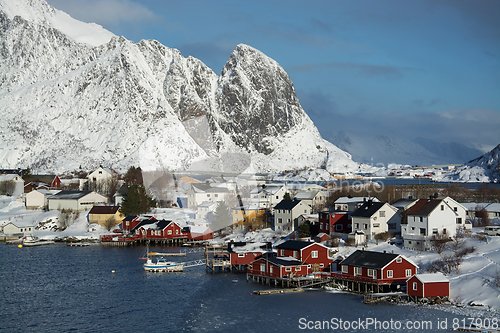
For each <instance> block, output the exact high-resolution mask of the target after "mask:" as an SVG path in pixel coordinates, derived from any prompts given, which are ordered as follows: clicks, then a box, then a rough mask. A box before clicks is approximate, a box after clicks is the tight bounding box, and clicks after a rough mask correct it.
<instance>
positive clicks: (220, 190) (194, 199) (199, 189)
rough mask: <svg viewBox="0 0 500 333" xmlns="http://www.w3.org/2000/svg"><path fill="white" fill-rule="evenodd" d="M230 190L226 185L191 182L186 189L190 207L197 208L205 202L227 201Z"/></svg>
mask: <svg viewBox="0 0 500 333" xmlns="http://www.w3.org/2000/svg"><path fill="white" fill-rule="evenodd" d="M228 193H229V191H228V189H227V188H225V187H212V186H210V185H209V184H191V186H190V187H189V190H187V191H186V194H187V196H188V208H189V209H193V210H195V209H197V208H198V206H199V205H201V204H202V203H203V202H219V201H225V200H226V196H227V195H228Z"/></svg>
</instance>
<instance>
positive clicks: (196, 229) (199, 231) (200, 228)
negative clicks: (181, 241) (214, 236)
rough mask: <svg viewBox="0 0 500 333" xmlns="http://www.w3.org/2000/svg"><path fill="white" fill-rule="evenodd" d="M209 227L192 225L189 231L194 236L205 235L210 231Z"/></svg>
mask: <svg viewBox="0 0 500 333" xmlns="http://www.w3.org/2000/svg"><path fill="white" fill-rule="evenodd" d="M209 230H210V228H209V227H203V226H201V225H190V226H189V231H191V233H194V234H204V233H205V232H207V231H209Z"/></svg>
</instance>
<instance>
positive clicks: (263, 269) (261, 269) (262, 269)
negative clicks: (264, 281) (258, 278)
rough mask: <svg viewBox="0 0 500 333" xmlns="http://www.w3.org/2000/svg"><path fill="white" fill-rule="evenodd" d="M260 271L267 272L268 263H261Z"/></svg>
mask: <svg viewBox="0 0 500 333" xmlns="http://www.w3.org/2000/svg"><path fill="white" fill-rule="evenodd" d="M260 271H261V272H265V271H266V265H265V264H260Z"/></svg>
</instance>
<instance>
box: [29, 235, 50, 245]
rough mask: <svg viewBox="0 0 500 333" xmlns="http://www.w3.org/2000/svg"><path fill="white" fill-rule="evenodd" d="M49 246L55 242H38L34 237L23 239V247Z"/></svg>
mask: <svg viewBox="0 0 500 333" xmlns="http://www.w3.org/2000/svg"><path fill="white" fill-rule="evenodd" d="M50 244H55V242H54V241H44V240H40V239H39V238H38V237H35V236H33V235H26V236H24V238H23V246H40V245H50Z"/></svg>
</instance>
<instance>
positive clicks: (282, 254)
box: [280, 249, 285, 257]
mask: <svg viewBox="0 0 500 333" xmlns="http://www.w3.org/2000/svg"><path fill="white" fill-rule="evenodd" d="M280 251H281V256H282V257H284V256H285V250H283V249H281V250H280Z"/></svg>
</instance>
